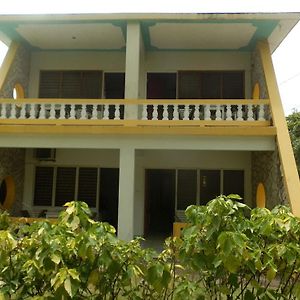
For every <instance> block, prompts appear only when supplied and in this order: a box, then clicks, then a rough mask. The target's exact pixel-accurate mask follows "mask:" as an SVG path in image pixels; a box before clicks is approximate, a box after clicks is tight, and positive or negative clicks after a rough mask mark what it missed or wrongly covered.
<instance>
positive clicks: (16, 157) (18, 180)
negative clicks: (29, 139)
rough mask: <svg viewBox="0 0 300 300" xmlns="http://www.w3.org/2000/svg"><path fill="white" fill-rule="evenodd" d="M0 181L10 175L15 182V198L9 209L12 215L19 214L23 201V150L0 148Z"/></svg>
mask: <svg viewBox="0 0 300 300" xmlns="http://www.w3.org/2000/svg"><path fill="white" fill-rule="evenodd" d="M0 157H1V159H0V182H2V180H3V179H4V178H5V177H6V176H9V175H10V176H12V177H13V179H14V182H15V192H16V200H15V202H14V204H13V206H12V208H11V210H10V214H12V215H16V216H18V215H20V212H21V210H22V201H23V186H24V168H25V150H24V149H12V148H11V149H4V148H2V149H1V148H0Z"/></svg>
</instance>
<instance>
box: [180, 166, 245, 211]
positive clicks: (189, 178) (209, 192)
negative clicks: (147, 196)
mask: <svg viewBox="0 0 300 300" xmlns="http://www.w3.org/2000/svg"><path fill="white" fill-rule="evenodd" d="M176 188H177V196H176V201H177V202H176V203H177V205H176V209H177V210H185V209H186V208H187V207H188V206H189V205H193V204H200V205H206V204H207V202H209V201H210V200H212V199H214V198H215V197H217V196H219V195H220V194H223V195H226V196H227V195H229V194H238V195H240V196H241V197H242V198H244V171H243V170H197V169H194V170H177V187H176Z"/></svg>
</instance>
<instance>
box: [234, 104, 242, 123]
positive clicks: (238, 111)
mask: <svg viewBox="0 0 300 300" xmlns="http://www.w3.org/2000/svg"><path fill="white" fill-rule="evenodd" d="M236 120H237V121H244V119H243V110H242V105H241V104H239V105H238V110H237V119H236Z"/></svg>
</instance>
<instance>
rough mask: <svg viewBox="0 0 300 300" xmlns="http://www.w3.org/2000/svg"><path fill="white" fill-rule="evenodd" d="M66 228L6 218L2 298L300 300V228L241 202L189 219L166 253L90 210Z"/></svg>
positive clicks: (218, 204)
mask: <svg viewBox="0 0 300 300" xmlns="http://www.w3.org/2000/svg"><path fill="white" fill-rule="evenodd" d="M65 208H66V209H65V210H64V211H63V212H62V213H61V214H60V216H59V219H58V222H57V223H56V224H51V223H50V222H47V221H42V222H35V223H33V224H31V225H18V226H16V225H15V224H14V223H11V222H10V219H9V218H8V215H7V214H6V213H0V226H1V227H0V299H1V300H3V299H4V300H5V299H107V300H108V299H111V300H112V299H132V300H138V299H140V300H142V299H143V300H144V299H146V300H147V299H149V300H151V299H162V300H181V299H199V300H205V299H245V300H251V299H299V298H300V284H299V277H300V241H299V237H300V221H299V219H298V218H296V217H295V216H293V215H292V214H291V213H290V211H289V209H288V208H287V207H284V206H277V207H276V208H274V209H273V210H272V211H269V210H267V209H258V208H256V209H250V208H249V207H248V206H247V205H245V204H243V203H241V202H239V197H238V196H237V195H229V196H227V197H225V196H219V197H217V198H216V199H214V200H212V201H210V202H209V203H208V204H207V205H206V206H190V207H189V208H188V209H187V210H186V216H187V220H188V223H189V224H188V226H187V227H186V228H185V229H184V231H183V235H182V237H181V238H168V239H166V241H165V246H164V250H163V251H162V252H161V253H156V252H155V251H154V250H151V249H143V248H142V247H141V245H140V241H141V239H135V240H132V241H130V242H125V241H121V240H119V239H117V237H116V236H115V229H114V228H113V227H112V226H110V225H109V224H108V223H101V222H96V221H94V220H92V219H91V218H90V215H91V212H90V210H89V208H88V206H87V204H86V203H84V202H76V201H75V202H69V203H66V205H65Z"/></svg>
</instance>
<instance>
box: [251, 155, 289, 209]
mask: <svg viewBox="0 0 300 300" xmlns="http://www.w3.org/2000/svg"><path fill="white" fill-rule="evenodd" d="M259 182H262V183H263V184H264V187H265V191H266V207H267V208H269V209H272V208H273V207H274V206H276V205H278V204H285V205H288V201H287V194H286V190H285V187H284V183H283V177H282V176H281V169H280V159H279V155H278V151H277V149H276V150H275V151H255V152H252V195H253V199H252V202H253V206H254V207H256V189H257V186H258V183H259Z"/></svg>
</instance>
